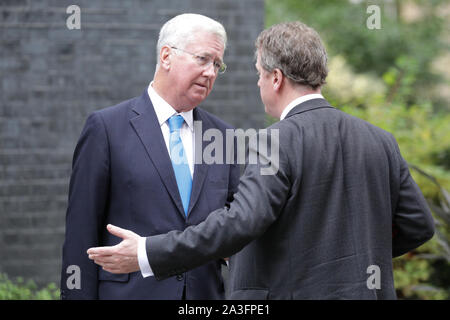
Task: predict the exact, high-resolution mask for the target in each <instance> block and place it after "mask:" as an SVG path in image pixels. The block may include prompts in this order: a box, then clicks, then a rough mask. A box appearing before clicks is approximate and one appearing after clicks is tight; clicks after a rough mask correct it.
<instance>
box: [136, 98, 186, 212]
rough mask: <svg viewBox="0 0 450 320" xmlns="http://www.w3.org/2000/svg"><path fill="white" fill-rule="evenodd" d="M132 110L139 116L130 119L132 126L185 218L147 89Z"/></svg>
mask: <svg viewBox="0 0 450 320" xmlns="http://www.w3.org/2000/svg"><path fill="white" fill-rule="evenodd" d="M132 110H133V111H134V112H135V113H137V116H136V117H134V118H131V119H130V123H131V126H132V127H133V128H134V130H135V131H136V134H137V135H138V136H139V139H140V140H141V142H142V144H143V145H144V147H145V150H146V151H147V154H148V155H149V157H150V160H151V161H152V162H153V164H154V166H155V168H156V170H157V171H158V173H159V176H160V177H161V180H162V182H163V184H164V186H165V188H166V189H167V192H168V193H169V195H170V197H171V198H172V200H173V202H174V203H175V205H176V206H177V208H178V211H179V213H180V214H181V215H182V216H183V218H185V214H184V209H183V204H182V202H181V198H180V194H179V192H178V186H177V181H176V179H175V174H174V172H173V168H172V164H171V160H170V157H169V153H168V152H167V147H166V144H165V142H164V138H163V135H162V132H161V127H160V126H159V122H158V118H157V117H156V113H155V110H154V109H153V104H152V102H151V101H150V98H149V97H148V94H147V91H145V92H144V94H143V95H142V96H141V97H139V98H138V99H137V102H136V104H135V105H134V106H133V107H132Z"/></svg>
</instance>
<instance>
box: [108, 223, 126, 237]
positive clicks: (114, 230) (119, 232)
mask: <svg viewBox="0 0 450 320" xmlns="http://www.w3.org/2000/svg"><path fill="white" fill-rule="evenodd" d="M106 228H107V229H108V231H109V233H111V234H112V235H115V236H116V237H119V238H122V239H126V238H128V237H129V230H127V229H122V228H119V227H116V226H115V225H112V224H108V225H107V226H106Z"/></svg>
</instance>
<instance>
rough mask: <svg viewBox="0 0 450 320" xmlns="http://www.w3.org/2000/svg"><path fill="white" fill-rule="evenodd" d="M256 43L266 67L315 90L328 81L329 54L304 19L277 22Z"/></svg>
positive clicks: (261, 61)
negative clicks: (300, 20) (279, 71)
mask: <svg viewBox="0 0 450 320" xmlns="http://www.w3.org/2000/svg"><path fill="white" fill-rule="evenodd" d="M255 44H256V53H259V54H260V63H261V67H263V68H264V69H265V70H267V71H269V72H270V71H272V70H274V69H276V68H278V69H280V70H281V71H282V72H283V74H284V75H285V76H286V77H287V78H289V79H290V80H292V81H293V82H294V83H298V84H302V85H306V86H310V87H311V88H313V89H317V88H318V87H320V86H322V85H323V84H325V78H326V77H327V74H328V69H327V53H326V50H325V47H324V45H323V43H322V41H321V39H320V37H319V35H318V34H317V32H316V31H315V30H314V29H312V28H310V27H308V26H307V25H305V24H303V23H301V22H287V23H280V24H276V25H273V26H272V27H270V28H268V29H266V30H264V31H263V32H261V34H260V35H259V36H258V38H257V39H256V43H255Z"/></svg>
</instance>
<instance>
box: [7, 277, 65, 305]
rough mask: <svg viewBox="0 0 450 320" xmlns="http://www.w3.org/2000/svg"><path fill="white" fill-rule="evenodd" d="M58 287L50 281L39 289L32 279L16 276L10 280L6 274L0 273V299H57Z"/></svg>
mask: <svg viewBox="0 0 450 320" xmlns="http://www.w3.org/2000/svg"><path fill="white" fill-rule="evenodd" d="M58 299H59V288H58V287H57V286H56V285H55V284H54V283H50V284H48V285H47V286H46V287H45V288H42V289H39V288H38V287H37V285H36V284H35V283H34V281H32V280H28V281H26V282H25V280H24V279H23V278H21V277H18V278H17V279H16V280H15V281H11V280H10V279H9V278H8V276H7V275H6V274H3V273H0V300H58Z"/></svg>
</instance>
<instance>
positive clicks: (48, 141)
mask: <svg viewBox="0 0 450 320" xmlns="http://www.w3.org/2000/svg"><path fill="white" fill-rule="evenodd" d="M71 4H76V5H78V6H80V8H81V30H68V29H67V27H66V19H67V17H68V16H69V15H68V14H66V8H67V7H68V6H69V5H71ZM184 12H195V13H202V14H206V15H208V16H210V17H212V18H215V19H217V20H219V21H221V22H222V23H223V24H224V26H225V28H226V29H227V32H228V37H229V44H228V49H227V52H226V54H225V59H224V60H225V61H226V63H227V64H228V66H229V69H228V71H227V73H226V74H224V75H223V76H220V78H218V79H217V81H216V85H215V88H214V90H213V93H212V94H211V95H210V97H208V99H207V100H206V101H205V102H204V104H203V107H205V108H206V109H207V110H209V111H211V112H213V113H214V114H216V115H219V116H221V117H222V118H223V119H225V120H226V121H228V122H230V123H232V124H233V125H235V126H236V127H242V128H249V127H253V128H260V127H262V126H263V125H264V119H265V116H264V109H263V107H262V104H261V102H260V99H259V92H258V89H257V86H256V81H257V79H256V73H255V69H254V65H253V64H254V61H253V43H254V40H255V38H256V36H257V35H258V33H259V32H260V31H261V30H262V28H263V22H264V1H263V0H146V1H145V0H128V1H122V0H96V1H90V0H69V1H63V0H45V1H44V0H42V1H31V0H0V272H6V273H8V274H9V275H10V276H11V277H15V276H23V277H25V278H32V279H34V280H35V281H37V282H38V283H39V284H43V283H46V282H49V281H54V282H56V283H59V277H60V265H61V249H62V242H63V235H64V229H65V226H64V225H65V221H64V220H65V210H66V205H67V192H68V184H69V176H70V171H71V160H72V154H73V150H74V147H75V144H76V142H77V139H78V137H79V134H80V132H81V129H82V127H83V124H84V121H85V119H86V116H87V115H88V114H89V113H91V112H92V111H94V110H96V109H100V108H104V107H108V106H111V105H114V104H116V103H118V102H120V101H123V100H126V99H129V98H131V97H134V96H137V95H140V94H141V93H142V92H143V91H144V90H145V89H146V87H147V85H148V83H149V81H150V80H151V79H152V77H153V73H154V65H155V61H156V60H155V53H154V52H155V45H156V41H157V35H158V31H159V28H160V27H161V25H162V24H163V23H164V22H165V21H167V20H168V19H169V18H171V17H173V16H175V15H177V14H179V13H184Z"/></svg>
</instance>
